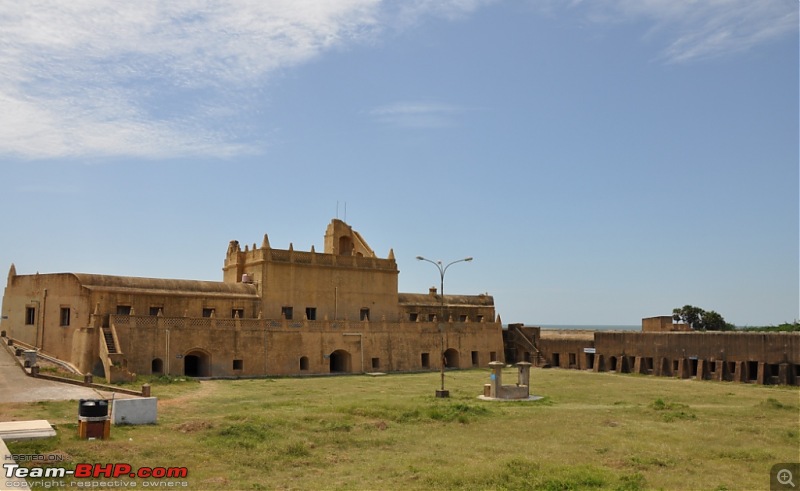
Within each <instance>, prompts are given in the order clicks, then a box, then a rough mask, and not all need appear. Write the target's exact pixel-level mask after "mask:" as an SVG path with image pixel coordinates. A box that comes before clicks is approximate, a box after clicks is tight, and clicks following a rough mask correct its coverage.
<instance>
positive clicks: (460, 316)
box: [458, 315, 467, 322]
mask: <svg viewBox="0 0 800 491" xmlns="http://www.w3.org/2000/svg"><path fill="white" fill-rule="evenodd" d="M458 322H467V316H466V315H459V316H458Z"/></svg>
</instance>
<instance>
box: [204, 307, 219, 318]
mask: <svg viewBox="0 0 800 491" xmlns="http://www.w3.org/2000/svg"><path fill="white" fill-rule="evenodd" d="M216 310H217V309H212V308H205V309H203V317H211V316H216Z"/></svg>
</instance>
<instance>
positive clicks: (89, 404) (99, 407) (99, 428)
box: [78, 399, 111, 440]
mask: <svg viewBox="0 0 800 491" xmlns="http://www.w3.org/2000/svg"><path fill="white" fill-rule="evenodd" d="M110 424H111V418H109V416H108V400H107V399H81V400H80V401H79V402H78V437H79V438H80V439H82V440H88V439H90V438H97V439H101V440H105V439H107V438H108V435H109V430H110Z"/></svg>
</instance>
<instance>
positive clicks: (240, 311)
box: [231, 309, 244, 319]
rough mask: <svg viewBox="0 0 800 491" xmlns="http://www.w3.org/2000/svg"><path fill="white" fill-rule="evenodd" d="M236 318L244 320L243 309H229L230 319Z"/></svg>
mask: <svg viewBox="0 0 800 491" xmlns="http://www.w3.org/2000/svg"><path fill="white" fill-rule="evenodd" d="M236 316H238V317H239V318H240V319H244V309H231V319H235V318H236Z"/></svg>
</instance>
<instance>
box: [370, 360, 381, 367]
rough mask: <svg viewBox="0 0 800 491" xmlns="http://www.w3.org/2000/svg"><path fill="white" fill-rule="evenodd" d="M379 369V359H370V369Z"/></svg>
mask: <svg viewBox="0 0 800 491" xmlns="http://www.w3.org/2000/svg"><path fill="white" fill-rule="evenodd" d="M380 367H381V359H380V358H373V359H372V369H373V370H377V369H378V368H380Z"/></svg>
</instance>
